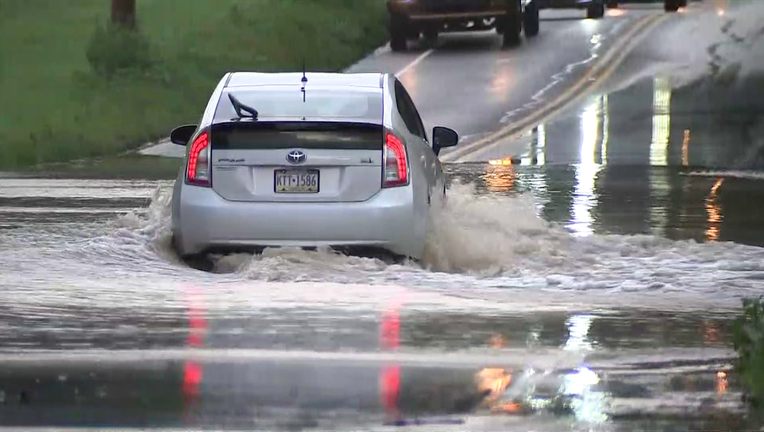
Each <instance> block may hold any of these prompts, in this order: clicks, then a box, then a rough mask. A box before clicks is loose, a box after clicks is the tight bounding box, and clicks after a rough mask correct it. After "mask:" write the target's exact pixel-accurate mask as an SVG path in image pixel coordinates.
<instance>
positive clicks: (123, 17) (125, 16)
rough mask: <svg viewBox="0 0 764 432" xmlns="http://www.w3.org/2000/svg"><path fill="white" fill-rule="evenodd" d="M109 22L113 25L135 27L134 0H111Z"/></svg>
mask: <svg viewBox="0 0 764 432" xmlns="http://www.w3.org/2000/svg"><path fill="white" fill-rule="evenodd" d="M111 22H112V24H114V25H117V26H120V27H124V28H128V29H134V28H135V0H111Z"/></svg>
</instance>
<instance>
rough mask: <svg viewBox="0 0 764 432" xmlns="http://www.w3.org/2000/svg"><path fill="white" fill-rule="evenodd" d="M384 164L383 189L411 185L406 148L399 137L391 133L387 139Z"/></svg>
mask: <svg viewBox="0 0 764 432" xmlns="http://www.w3.org/2000/svg"><path fill="white" fill-rule="evenodd" d="M384 164H385V167H384V172H383V178H382V187H396V186H405V185H407V184H409V164H408V161H407V160H406V147H405V146H404V145H403V142H402V141H401V140H400V139H398V137H396V136H395V135H393V134H392V133H390V132H388V133H387V135H386V137H385V154H384Z"/></svg>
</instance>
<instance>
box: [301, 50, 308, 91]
mask: <svg viewBox="0 0 764 432" xmlns="http://www.w3.org/2000/svg"><path fill="white" fill-rule="evenodd" d="M300 82H302V89H300V91H301V92H302V101H303V102H305V95H306V92H305V84H307V83H308V77H307V76H306V75H305V59H304V58H303V59H302V79H301V80H300Z"/></svg>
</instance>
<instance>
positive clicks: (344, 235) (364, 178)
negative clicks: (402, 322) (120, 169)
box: [170, 72, 458, 258]
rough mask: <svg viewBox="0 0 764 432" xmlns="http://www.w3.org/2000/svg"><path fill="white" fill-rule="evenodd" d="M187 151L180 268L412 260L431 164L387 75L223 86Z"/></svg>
mask: <svg viewBox="0 0 764 432" xmlns="http://www.w3.org/2000/svg"><path fill="white" fill-rule="evenodd" d="M170 137H171V140H172V142H173V143H175V144H179V145H184V146H186V159H185V165H184V168H183V169H182V172H180V174H179V176H178V178H177V180H176V182H175V187H174V191H173V198H172V232H173V242H174V245H175V247H176V249H177V251H178V253H179V254H180V255H181V256H183V257H189V256H194V255H197V254H201V253H205V252H212V251H223V252H225V251H238V250H255V251H257V250H261V249H262V248H265V247H278V246H288V247H302V248H315V247H322V246H327V247H334V248H339V249H348V250H349V251H350V252H351V253H352V252H353V251H354V250H360V251H364V253H365V251H370V250H371V251H377V250H378V251H381V252H384V253H387V252H391V253H393V254H394V255H398V256H407V257H413V258H420V257H421V256H422V253H423V250H424V245H425V236H426V234H427V231H428V228H429V223H430V222H429V221H430V218H429V214H430V206H431V203H434V202H435V199H436V198H439V197H440V196H441V195H443V194H445V178H444V174H443V170H442V169H441V164H440V162H439V160H438V153H439V152H440V150H441V149H442V148H445V147H452V146H455V145H456V144H457V141H458V135H457V133H456V132H455V131H453V130H451V129H448V128H445V127H435V128H434V129H433V131H432V138H430V137H428V135H427V133H426V132H425V129H424V125H423V123H422V119H421V118H420V116H419V114H418V112H417V109H416V106H415V105H414V103H413V102H412V100H411V98H410V97H409V94H408V93H407V92H406V89H405V88H404V87H403V85H402V84H401V82H400V81H398V79H397V78H395V77H394V76H392V75H387V74H324V73H308V74H305V75H303V74H295V73H283V74H263V73H250V72H236V73H229V74H226V75H225V76H224V77H223V78H222V79H221V80H220V83H219V84H218V86H217V88H216V89H215V91H214V92H213V93H212V96H211V97H210V99H209V102H208V103H207V108H206V109H205V111H204V114H203V116H202V119H201V122H200V124H199V125H185V126H180V127H178V128H176V129H175V130H173V131H172V134H171V136H170Z"/></svg>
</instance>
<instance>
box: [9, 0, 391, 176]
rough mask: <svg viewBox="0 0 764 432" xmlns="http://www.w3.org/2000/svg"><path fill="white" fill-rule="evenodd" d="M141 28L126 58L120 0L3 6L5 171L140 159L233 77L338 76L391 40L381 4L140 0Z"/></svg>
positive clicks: (355, 0) (26, 0) (20, 1)
mask: <svg viewBox="0 0 764 432" xmlns="http://www.w3.org/2000/svg"><path fill="white" fill-rule="evenodd" d="M137 19H138V27H139V37H138V38H132V37H129V38H128V39H130V40H128V42H129V43H128V45H129V46H128V47H127V49H125V47H124V45H122V44H123V43H124V42H125V41H124V38H123V37H122V36H119V35H117V37H114V35H113V34H112V35H110V32H109V31H105V30H104V28H105V27H104V26H105V25H106V24H108V21H109V1H108V0H0V41H2V43H0V169H5V170H8V169H16V168H20V167H27V166H30V165H35V164H40V163H47V162H59V161H68V160H72V159H78V158H92V157H99V156H104V155H107V156H108V155H114V154H118V153H121V152H124V151H126V150H130V149H133V148H135V147H137V146H139V145H141V144H142V143H145V142H148V141H151V140H155V139H158V138H160V137H163V136H166V135H167V134H168V132H169V130H170V129H171V128H172V127H173V126H175V125H177V124H181V123H193V122H195V121H197V120H198V117H199V116H200V114H201V112H202V109H203V108H204V105H205V103H206V99H207V98H208V96H209V93H210V92H211V91H212V89H213V88H214V86H215V85H216V84H217V81H218V80H219V79H220V77H221V76H222V75H223V74H224V73H225V72H226V71H230V70H258V71H285V70H292V71H295V70H300V69H301V67H302V62H303V59H304V61H305V63H306V64H307V68H308V69H309V70H321V71H336V70H340V69H342V68H344V67H346V66H348V65H349V64H351V63H352V62H354V61H355V60H357V59H359V58H360V57H362V56H363V55H364V54H365V53H367V52H369V51H370V50H372V49H374V48H375V47H377V46H379V45H380V44H381V43H383V42H384V40H385V27H384V20H385V10H384V2H383V1H381V0H138V3H137ZM99 28H100V30H99ZM133 39H135V40H133ZM104 67H105V70H104V69H103V68H104ZM99 68H101V69H100V70H99Z"/></svg>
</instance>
